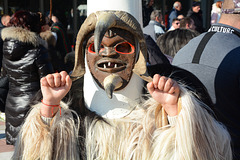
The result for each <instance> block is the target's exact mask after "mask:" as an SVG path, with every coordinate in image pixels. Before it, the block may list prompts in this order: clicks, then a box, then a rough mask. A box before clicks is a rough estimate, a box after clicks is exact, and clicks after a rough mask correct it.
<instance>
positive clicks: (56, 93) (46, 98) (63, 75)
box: [41, 71, 72, 117]
mask: <svg viewBox="0 0 240 160" xmlns="http://www.w3.org/2000/svg"><path fill="white" fill-rule="evenodd" d="M71 85H72V80H71V79H70V77H69V75H68V74H67V72H65V71H62V72H60V73H54V74H49V75H47V76H46V77H43V78H41V91H42V95H43V103H44V104H47V105H58V104H60V101H61V100H62V98H63V97H64V96H65V95H66V94H67V93H68V91H69V90H70V88H71ZM50 109H51V107H48V106H46V105H42V107H41V114H42V115H43V116H46V117H49V116H50V115H52V113H51V112H50ZM57 110H58V108H55V109H54V112H56V111H57Z"/></svg>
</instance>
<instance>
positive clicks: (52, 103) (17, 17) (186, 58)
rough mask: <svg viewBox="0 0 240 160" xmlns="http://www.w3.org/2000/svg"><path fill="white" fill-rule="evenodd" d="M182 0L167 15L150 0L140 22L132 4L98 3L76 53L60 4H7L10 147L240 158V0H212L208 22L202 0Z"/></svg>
mask: <svg viewBox="0 0 240 160" xmlns="http://www.w3.org/2000/svg"><path fill="white" fill-rule="evenodd" d="M182 7H184V6H182V4H181V2H179V1H176V2H174V4H173V8H172V10H171V12H170V13H169V16H168V19H167V22H165V19H164V17H163V14H162V11H161V10H155V9H154V0H147V1H146V3H145V4H144V5H143V8H142V14H143V28H142V27H141V24H140V23H139V22H138V21H137V20H136V19H135V18H134V17H133V16H132V15H131V14H130V13H128V12H125V11H110V10H109V11H97V12H94V13H92V14H90V15H88V17H87V18H86V20H85V21H84V23H83V24H82V26H81V28H80V31H79V33H78V35H77V37H76V46H75V48H74V49H75V55H73V53H70V52H72V48H71V45H70V43H69V39H68V36H67V34H66V33H67V32H66V26H64V25H63V24H62V23H61V19H60V17H58V14H57V13H56V14H53V15H46V14H43V13H40V12H31V11H27V10H20V11H17V12H15V13H14V14H13V15H3V16H2V18H1V24H2V26H0V27H1V28H0V33H1V34H0V35H1V36H0V49H1V50H0V60H1V63H0V65H1V77H0V85H1V79H3V78H5V79H6V78H7V84H5V86H4V87H5V88H4V87H2V86H0V101H1V103H0V104H1V108H0V109H1V111H2V112H5V117H6V121H5V122H6V132H5V133H6V143H7V144H9V145H14V146H15V151H14V154H13V157H12V158H13V159H189V160H193V159H194V160H195V159H207V160H208V159H209V160H210V159H216V160H224V159H226V160H230V159H233V160H237V159H240V136H239V133H240V126H239V124H238V122H239V121H240V120H239V116H238V107H239V106H240V102H239V96H240V95H239V94H240V93H239V73H240V71H238V68H240V67H238V65H240V63H239V62H238V59H237V57H239V54H238V53H239V52H240V47H239V38H240V23H239V22H240V17H239V14H240V12H239V9H240V2H238V1H234V0H224V2H223V3H222V1H218V2H216V3H214V4H213V10H212V13H211V18H212V19H211V24H212V25H211V27H210V28H209V29H208V30H206V29H205V28H204V27H203V19H202V11H201V3H200V2H198V1H193V3H192V6H191V8H190V9H189V11H188V13H187V14H186V15H183V14H182V13H181V10H182ZM219 9H220V10H219ZM166 24H167V25H166ZM66 60H68V61H70V63H71V67H70V68H69V66H68V64H67V63H66ZM73 60H75V62H73ZM73 63H74V64H73ZM6 85H7V88H6ZM3 89H4V90H3Z"/></svg>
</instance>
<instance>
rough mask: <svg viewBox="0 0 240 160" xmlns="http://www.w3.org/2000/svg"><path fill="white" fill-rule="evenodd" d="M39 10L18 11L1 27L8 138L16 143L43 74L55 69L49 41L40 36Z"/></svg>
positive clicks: (40, 20)
mask: <svg viewBox="0 0 240 160" xmlns="http://www.w3.org/2000/svg"><path fill="white" fill-rule="evenodd" d="M42 18H43V17H42V16H41V14H39V13H32V12H29V11H18V12H16V13H15V14H14V15H13V16H12V17H11V19H10V26H9V27H6V28H4V29H3V30H2V39H3V41H4V43H3V75H5V76H7V77H8V80H9V91H8V95H7V100H6V108H5V115H6V142H7V144H11V145H13V144H14V143H15V140H16V137H17V135H18V132H19V130H20V128H21V124H22V122H23V121H24V118H25V116H26V114H27V112H28V110H29V109H30V106H29V101H30V99H31V98H32V97H33V96H34V94H35V93H36V92H37V91H38V90H39V89H40V78H41V77H43V76H45V75H47V74H49V73H53V67H52V64H51V63H50V61H49V58H48V52H47V49H46V48H45V47H44V45H45V44H46V42H45V41H44V40H42V39H41V38H40V37H39V33H40V31H41V26H42V25H43V24H42V23H43V22H44V20H43V19H42Z"/></svg>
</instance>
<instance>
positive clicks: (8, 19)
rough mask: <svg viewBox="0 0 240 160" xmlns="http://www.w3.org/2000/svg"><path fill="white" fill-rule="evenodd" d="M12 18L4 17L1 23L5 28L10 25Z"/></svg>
mask: <svg viewBox="0 0 240 160" xmlns="http://www.w3.org/2000/svg"><path fill="white" fill-rule="evenodd" d="M10 18H11V17H10V16H9V15H3V16H2V18H1V23H2V25H3V27H6V26H8V25H9V21H10Z"/></svg>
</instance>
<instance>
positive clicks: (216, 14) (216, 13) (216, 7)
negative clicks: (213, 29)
mask: <svg viewBox="0 0 240 160" xmlns="http://www.w3.org/2000/svg"><path fill="white" fill-rule="evenodd" d="M221 8H222V1H217V2H216V3H213V5H212V11H211V24H214V23H218V21H219V19H220V17H221Z"/></svg>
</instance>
